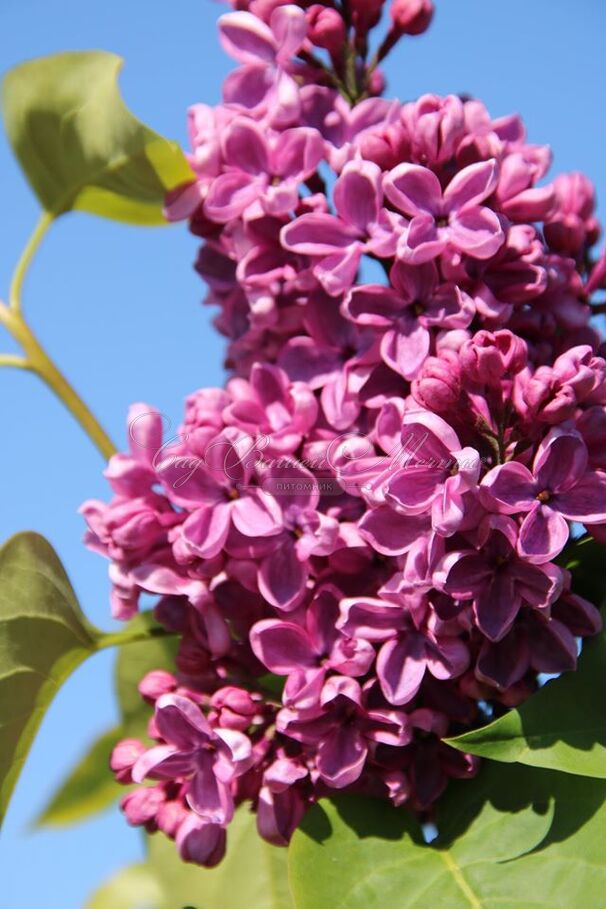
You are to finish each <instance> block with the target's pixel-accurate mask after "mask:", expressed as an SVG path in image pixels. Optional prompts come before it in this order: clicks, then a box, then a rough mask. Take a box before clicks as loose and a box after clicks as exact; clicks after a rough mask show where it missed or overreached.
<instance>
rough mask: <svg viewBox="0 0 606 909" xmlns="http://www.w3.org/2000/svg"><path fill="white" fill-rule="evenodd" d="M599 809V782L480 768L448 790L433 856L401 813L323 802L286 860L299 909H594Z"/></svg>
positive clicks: (600, 866)
mask: <svg viewBox="0 0 606 909" xmlns="http://www.w3.org/2000/svg"><path fill="white" fill-rule="evenodd" d="M605 800H606V782H603V781H601V780H600V781H596V780H587V779H583V778H581V777H577V776H570V775H568V774H560V773H554V772H552V771H549V770H536V769H534V768H529V767H523V766H521V765H512V766H503V765H498V764H487V765H485V766H484V768H483V769H482V771H481V773H480V776H479V777H478V779H476V780H473V781H465V782H462V781H461V782H451V784H450V787H449V790H448V792H447V794H446V796H445V797H444V799H443V800H442V802H441V804H440V810H439V814H438V828H439V829H440V830H441V832H440V835H439V837H438V839H437V840H436V841H435V843H434V844H432V845H431V846H428V845H426V844H425V843H424V842H423V841H422V837H421V831H420V828H419V827H418V825H417V824H416V823H415V821H414V820H413V819H412V818H411V817H410V816H409V815H408V814H407V813H406V811H405V809H394V808H391V807H390V806H389V805H388V804H387V803H385V802H382V801H371V800H364V799H356V798H347V797H343V798H341V799H339V800H338V801H336V802H335V803H331V802H321V803H320V804H319V805H317V806H316V807H315V808H313V809H312V810H311V812H310V813H309V814H308V816H307V818H306V819H305V820H304V823H303V827H302V829H300V830H299V831H297V833H295V836H294V838H293V842H292V844H291V846H290V849H289V870H290V883H291V887H292V892H293V897H294V902H295V906H296V909H382V907H386V906H388V907H389V909H428V907H432V909H434V907H435V909H442V907H443V909H571V907H573V906H601V905H602V903H603V892H604V888H605V887H606V847H605V846H604V840H605V836H606V807H605Z"/></svg>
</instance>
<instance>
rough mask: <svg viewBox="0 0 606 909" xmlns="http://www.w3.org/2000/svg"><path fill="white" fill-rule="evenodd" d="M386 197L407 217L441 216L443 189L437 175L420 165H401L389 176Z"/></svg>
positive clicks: (385, 187)
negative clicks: (421, 215)
mask: <svg viewBox="0 0 606 909" xmlns="http://www.w3.org/2000/svg"><path fill="white" fill-rule="evenodd" d="M384 189H385V195H386V196H387V198H388V199H389V201H390V202H392V203H393V205H395V206H396V208H398V209H399V210H400V211H402V212H404V214H406V215H411V216H413V217H414V215H420V214H430V215H439V214H440V210H441V205H442V189H441V187H440V181H439V180H438V178H437V177H436V175H435V174H434V173H433V172H432V171H430V170H429V169H428V168H426V167H420V166H419V165H418V164H399V165H398V166H397V167H394V169H393V170H392V171H390V172H389V174H387V176H386V178H385V181H384Z"/></svg>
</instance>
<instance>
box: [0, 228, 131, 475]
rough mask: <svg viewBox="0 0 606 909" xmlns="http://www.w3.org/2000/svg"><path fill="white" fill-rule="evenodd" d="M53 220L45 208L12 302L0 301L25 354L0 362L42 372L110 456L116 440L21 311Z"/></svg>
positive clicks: (1, 316)
mask: <svg viewBox="0 0 606 909" xmlns="http://www.w3.org/2000/svg"><path fill="white" fill-rule="evenodd" d="M53 220H54V218H53V215H51V214H49V213H48V212H45V213H44V214H43V215H42V216H41V217H40V220H39V221H38V224H37V225H36V227H35V229H34V232H33V233H32V235H31V237H30V239H29V240H28V242H27V244H26V246H25V249H24V250H23V253H22V255H21V258H20V259H19V262H18V263H17V267H16V269H15V273H14V275H13V280H12V282H11V286H10V292H9V305H8V306H7V305H6V304H5V303H2V302H0V324H2V325H4V327H5V328H6V329H7V331H9V332H10V334H11V335H12V336H13V338H14V339H15V340H16V341H17V342H18V343H19V344H20V346H21V349H22V351H23V353H24V355H25V356H23V357H22V356H19V355H16V354H0V366H12V367H16V368H19V369H27V370H29V371H30V372H33V373H35V374H36V375H37V376H39V377H40V378H41V379H42V381H43V382H45V383H46V385H48V387H49V388H50V389H51V391H53V392H54V393H55V394H56V396H57V397H58V398H59V400H60V401H62V402H63V404H64V405H65V406H66V407H67V409H68V410H69V411H70V413H71V414H72V415H73V416H74V417H75V419H76V420H77V421H78V423H79V424H80V426H81V427H82V429H83V430H84V432H85V433H86V434H87V435H88V437H89V438H90V440H91V441H92V442H93V444H94V445H95V446H96V447H97V448H98V449H99V451H100V452H101V454H102V455H103V457H104V458H106V459H107V458H110V457H111V456H112V455H113V454H115V452H116V447H115V445H114V443H113V442H112V440H111V439H110V437H109V436H108V434H107V433H106V432H105V430H104V429H103V427H102V426H101V424H100V423H99V421H98V420H97V418H96V417H95V415H94V414H93V413H92V411H91V410H90V408H89V407H88V406H87V405H86V404H85V403H84V401H83V400H82V398H81V397H80V395H79V394H78V393H77V391H76V390H75V388H73V386H72V385H70V383H69V382H68V381H67V379H66V378H65V376H64V375H63V374H62V373H61V372H60V371H59V369H58V368H57V366H56V365H55V364H54V362H53V361H52V360H51V358H50V357H49V356H48V354H47V353H46V351H45V350H44V348H43V347H42V345H41V344H40V342H39V341H38V339H37V337H36V336H35V334H34V332H33V331H32V329H31V328H30V326H29V325H28V324H27V322H26V321H25V319H24V318H23V315H22V311H21V291H22V288H23V281H24V279H25V275H26V274H27V271H28V269H29V266H30V264H31V262H32V260H33V258H34V255H35V253H36V251H37V249H38V247H39V246H40V242H41V241H42V238H43V237H44V235H45V233H46V231H47V230H48V228H49V227H50V225H51V224H52V223H53Z"/></svg>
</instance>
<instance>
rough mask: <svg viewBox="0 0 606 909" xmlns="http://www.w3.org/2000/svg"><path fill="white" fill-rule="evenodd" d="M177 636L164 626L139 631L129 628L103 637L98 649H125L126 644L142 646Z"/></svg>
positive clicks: (98, 642)
mask: <svg viewBox="0 0 606 909" xmlns="http://www.w3.org/2000/svg"><path fill="white" fill-rule="evenodd" d="M175 636H176V632H174V631H169V630H168V629H167V628H163V627H162V625H158V626H154V627H152V628H144V629H141V630H137V631H132V629H128V628H127V629H126V630H125V631H115V632H113V631H112V632H109V633H108V634H104V635H102V636H101V637H100V638H99V639H98V641H97V644H96V649H97V650H106V649H107V648H108V647H123V646H124V645H125V644H141V643H143V642H145V641H151V640H155V639H156V638H171V637H175Z"/></svg>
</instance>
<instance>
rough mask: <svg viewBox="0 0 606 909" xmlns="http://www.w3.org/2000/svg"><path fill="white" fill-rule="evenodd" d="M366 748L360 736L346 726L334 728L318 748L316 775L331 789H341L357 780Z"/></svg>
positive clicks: (364, 760)
mask: <svg viewBox="0 0 606 909" xmlns="http://www.w3.org/2000/svg"><path fill="white" fill-rule="evenodd" d="M367 754H368V746H367V744H366V742H365V741H364V739H363V737H362V735H361V734H360V733H359V732H358V731H357V730H355V729H349V728H347V727H346V726H344V727H341V728H339V727H336V728H335V730H334V732H333V733H332V734H331V735H330V736H328V737H327V738H326V739H324V740H323V741H322V742H321V743H320V745H319V747H318V762H317V766H318V773H319V774H320V778H321V779H322V780H323V781H324V782H325V783H326V784H327V785H328V786H331V787H332V788H333V789H343V788H345V786H350V785H351V784H352V783H355V781H356V780H357V779H359V777H360V774H361V773H362V770H363V768H364V764H365V762H366V756H367Z"/></svg>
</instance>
